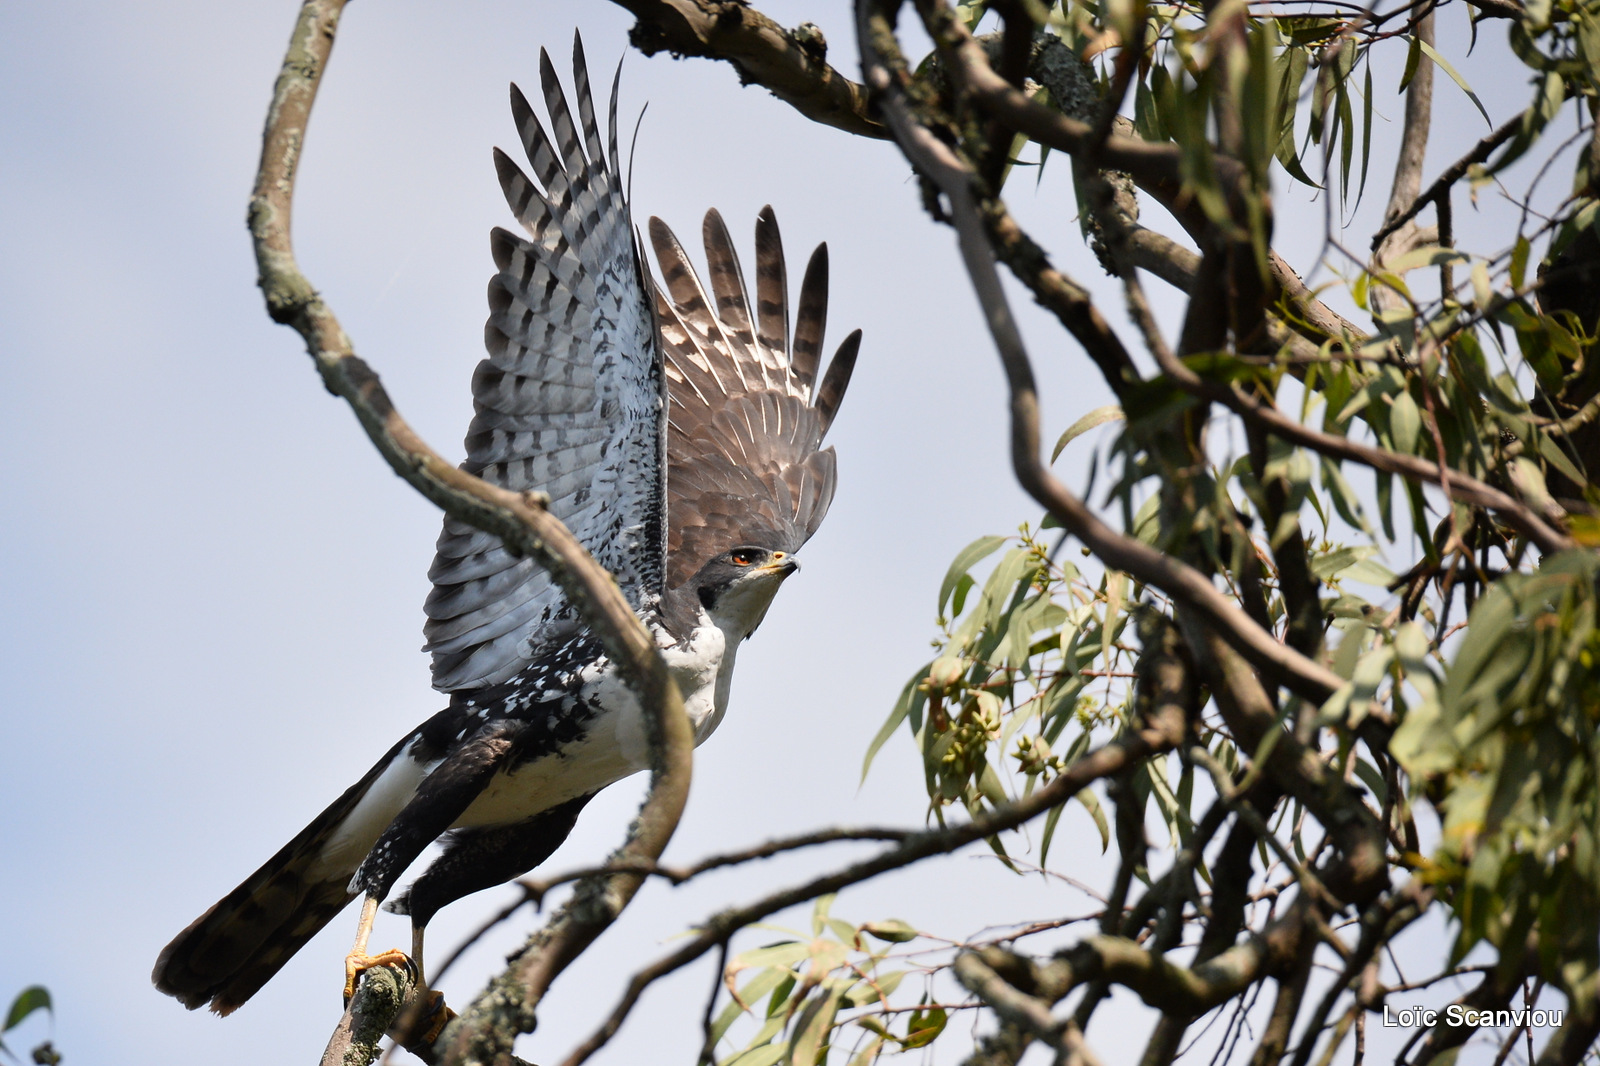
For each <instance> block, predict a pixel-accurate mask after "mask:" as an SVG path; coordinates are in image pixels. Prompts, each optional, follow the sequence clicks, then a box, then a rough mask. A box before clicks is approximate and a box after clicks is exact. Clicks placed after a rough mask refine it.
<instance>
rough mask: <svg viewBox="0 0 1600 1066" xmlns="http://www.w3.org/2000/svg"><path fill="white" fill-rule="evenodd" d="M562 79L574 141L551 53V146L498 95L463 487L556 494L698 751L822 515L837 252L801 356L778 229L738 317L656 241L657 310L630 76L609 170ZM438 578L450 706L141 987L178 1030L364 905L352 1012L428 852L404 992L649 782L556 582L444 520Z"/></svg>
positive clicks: (655, 224) (639, 742)
mask: <svg viewBox="0 0 1600 1066" xmlns="http://www.w3.org/2000/svg"><path fill="white" fill-rule="evenodd" d="M573 68H574V80H575V83H576V84H575V89H576V104H577V112H576V116H574V114H573V111H572V109H571V108H569V106H568V103H567V98H566V95H565V93H564V92H563V90H562V87H561V83H560V81H559V80H558V79H557V77H556V75H555V71H554V69H553V67H552V65H551V63H550V59H549V56H548V55H546V54H544V53H543V52H542V51H541V55H540V73H541V81H542V83H543V89H544V99H545V104H546V107H547V109H548V112H549V121H550V130H549V132H548V133H547V132H546V130H545V128H544V126H543V125H542V124H541V123H540V121H539V119H538V118H537V117H536V116H535V114H534V111H533V109H532V108H531V107H530V106H529V105H528V102H527V100H526V99H525V98H524V97H523V95H522V93H521V92H520V91H518V90H517V88H516V87H515V86H512V89H511V107H512V113H513V115H514V116H515V119H516V124H517V129H518V132H519V134H520V137H521V140H522V144H523V147H524V148H525V149H526V153H527V157H528V161H529V162H530V163H531V164H532V168H533V173H534V174H535V175H536V176H537V178H538V183H537V184H535V183H534V182H533V181H531V180H529V178H528V177H527V176H526V175H525V174H524V173H523V172H522V170H521V169H520V168H519V167H518V166H517V165H516V164H515V163H513V162H512V161H511V160H510V159H509V158H507V157H506V156H505V154H504V153H501V152H499V151H498V150H497V151H496V153H495V164H496V168H497V169H498V171H499V176H500V184H501V187H502V189H503V190H504V191H505V195H506V201H507V203H508V204H509V205H510V207H511V210H512V212H513V213H514V214H515V215H516V217H517V219H518V221H519V222H521V223H522V226H523V227H524V229H525V230H526V236H517V235H513V234H511V233H509V232H506V231H505V230H502V229H498V228H497V229H495V230H494V232H493V234H492V237H491V241H490V244H491V247H492V249H493V253H494V261H495V265H496V266H497V267H498V271H497V273H496V274H495V275H494V277H493V278H492V279H491V280H490V282H489V306H490V315H489V320H488V324H487V326H486V328H485V339H486V342H487V346H488V357H487V358H485V359H484V360H483V361H482V362H481V363H479V364H478V368H477V371H476V372H475V373H474V374H473V378H472V393H473V400H474V404H475V410H476V414H475V415H474V417H473V420H472V425H471V428H470V430H469V431H468V435H467V441H466V445H467V459H466V462H465V463H464V469H466V470H468V471H470V472H472V473H474V474H477V475H479V476H480V477H483V478H484V479H486V480H488V481H490V482H492V483H494V484H496V485H500V486H503V487H505V488H508V489H512V490H517V491H523V490H538V491H543V492H545V493H548V494H549V498H550V503H549V507H550V510H551V511H552V512H553V513H554V514H555V515H556V516H557V517H559V518H561V519H562V520H563V521H564V522H565V523H566V524H567V525H568V526H569V527H570V528H571V529H572V530H573V532H574V533H575V534H576V535H577V536H578V538H579V539H580V540H581V541H582V542H583V544H584V546H585V547H586V548H587V549H588V550H589V551H590V552H591V553H592V554H593V555H594V557H595V558H596V559H597V560H598V561H599V562H600V563H601V565H603V566H605V567H606V568H607V569H608V570H609V571H610V572H611V573H612V574H614V575H615V576H616V579H617V582H618V584H619V585H620V586H621V588H622V590H623V592H624V593H625V595H626V596H627V597H628V599H629V601H630V603H631V604H632V605H633V606H634V608H635V610H636V611H637V612H638V614H639V616H640V618H641V619H643V620H644V622H645V624H646V625H647V626H648V627H649V629H650V630H651V631H652V633H653V634H654V636H655V638H656V643H657V646H658V647H659V649H660V651H661V654H662V656H663V657H664V658H665V660H666V662H667V664H668V666H669V667H670V668H671V670H672V672H673V675H674V677H675V678H676V680H677V683H678V686H679V688H680V689H681V691H682V693H683V696H684V704H685V707H686V708H687V710H688V713H689V715H690V718H691V719H692V721H693V724H694V729H695V740H696V743H698V742H700V741H703V740H704V739H705V738H706V737H707V736H709V735H710V733H711V731H712V730H713V729H715V728H716V727H717V724H718V723H719V722H720V721H721V720H722V716H723V713H724V711H725V710H726V709H727V704H728V691H729V681H730V677H731V673H732V669H733V662H734V656H735V653H736V651H737V650H738V647H739V644H740V642H741V641H743V640H744V639H745V638H747V637H749V636H750V634H751V633H752V632H754V631H755V628H756V626H757V625H758V624H759V623H760V622H761V620H762V618H763V617H764V615H765V614H766V611H767V608H768V605H769V604H770V603H771V602H772V597H773V594H774V593H775V592H776V591H777V589H778V586H779V585H780V584H781V583H782V582H783V580H784V579H785V578H786V577H788V576H789V574H790V573H792V572H793V571H794V570H795V569H796V567H797V565H798V564H797V563H796V561H795V559H794V552H795V551H796V550H797V549H799V548H800V546H801V545H802V544H804V543H805V542H806V540H807V539H808V538H809V537H810V536H811V535H812V534H813V533H815V532H816V529H817V527H818V525H819V524H820V523H821V522H822V519H823V516H824V515H825V514H826V513H827V510H828V505H829V503H830V502H831V500H832V498H833V493H834V485H835V468H834V454H833V449H832V448H826V449H825V448H823V447H822V440H823V437H824V435H825V434H826V433H827V431H828V427H829V424H830V423H831V422H832V421H833V417H834V414H835V412H836V411H837V410H838V407H839V401H840V399H841V398H842V396H843V394H844V391H845V387H846V385H847V383H848V381H849V378H850V372H851V368H852V366H853V365H854V362H855V356H856V352H857V349H858V347H859V345H860V339H861V334H860V331H859V330H857V331H856V332H854V333H852V334H850V336H849V337H847V338H846V339H845V341H844V342H843V344H841V345H840V346H839V349H838V350H837V352H836V353H835V354H834V356H833V359H832V360H831V362H830V363H829V366H828V370H827V373H826V375H825V376H823V377H821V379H820V382H819V380H818V370H819V367H820V357H821V351H822V339H823V328H824V325H825V320H826V317H827V287H828V258H827V247H826V245H823V246H819V247H818V248H817V250H816V252H815V253H814V254H813V255H812V257H811V260H810V262H809V264H808V265H807V267H806V272H805V278H804V280H803V282H802V284H801V286H800V297H799V305H798V309H797V312H796V314H795V322H794V331H793V334H792V338H791V334H790V329H789V303H788V282H787V278H786V274H785V267H784V256H783V248H782V244H781V242H780V240H779V236H778V225H777V222H776V220H775V219H774V217H773V214H772V210H771V208H764V209H763V210H762V211H761V212H760V214H759V215H758V216H757V220H756V244H755V264H756V271H755V275H756V276H755V293H754V295H755V299H754V300H753V301H752V300H751V298H750V295H751V294H750V292H749V291H748V290H747V289H746V286H745V282H744V277H743V274H742V272H741V270H740V266H739V260H738V257H737V256H736V255H735V253H734V247H733V242H732V240H731V239H730V238H729V235H728V231H727V228H726V227H725V226H724V225H723V222H722V218H721V216H719V215H718V214H717V212H715V211H711V212H709V213H708V214H707V215H706V218H705V223H704V237H705V247H706V259H707V262H708V264H709V267H710V282H711V286H710V291H709V293H708V292H707V291H706V289H705V288H704V287H703V286H702V285H701V283H700V279H699V278H698V277H697V275H696V273H695V270H694V268H693V267H692V266H691V265H690V262H689V259H688V257H687V255H686V254H685V253H684V250H683V248H682V247H681V246H680V245H679V243H678V241H677V238H676V237H674V236H673V234H672V231H671V230H669V229H668V228H667V227H666V225H664V224H663V223H662V222H661V221H660V220H659V219H655V218H652V219H651V220H650V224H649V235H650V242H651V244H652V245H653V246H654V248H655V253H656V258H657V261H658V263H659V265H660V269H661V275H662V280H663V282H664V288H658V287H657V286H656V285H655V283H654V282H653V280H652V278H651V276H650V274H649V271H648V269H647V268H646V267H645V266H644V263H643V258H642V247H641V245H642V242H641V240H640V238H639V237H638V234H637V232H636V230H635V229H634V227H633V224H632V221H631V219H630V216H629V211H628V205H627V203H626V200H625V198H624V189H623V179H622V175H621V172H620V167H619V162H618V153H617V90H618V86H619V83H620V80H621V68H620V66H619V68H618V73H617V77H616V78H615V79H613V82H612V87H611V106H610V122H609V126H610V136H609V144H608V145H602V143H601V138H600V130H599V126H598V124H597V122H596V120H595V110H594V103H593V100H592V98H591V94H590V87H589V77H588V71H587V69H586V66H585V63H584V57H583V49H582V43H581V41H576V40H575V41H574V46H573ZM429 573H430V576H431V578H432V580H433V591H432V593H431V594H430V595H429V597H428V600H427V605H426V614H427V622H426V626H425V633H426V636H427V640H428V643H427V649H428V650H430V651H431V652H432V655H433V679H434V685H435V687H436V688H438V689H440V690H441V691H443V692H445V693H448V694H449V706H448V707H446V708H445V709H444V710H442V711H440V712H439V713H438V714H436V715H434V716H433V717H432V718H430V719H428V720H427V721H426V722H424V723H423V724H422V725H421V726H419V727H418V728H417V729H415V730H414V731H412V732H411V733H409V734H407V735H406V736H405V737H404V738H403V739H401V740H400V741H399V743H397V744H395V745H394V746H393V747H392V748H390V749H389V751H388V752H387V753H386V754H384V756H383V757H382V758H380V759H379V760H378V761H377V763H376V764H375V765H374V766H373V767H372V769H371V770H369V771H367V773H366V775H365V776H364V777H362V778H361V780H360V781H357V782H356V783H355V784H354V785H352V786H351V787H350V789H349V790H348V791H346V792H345V794H344V795H342V796H340V797H339V798H338V799H337V800H335V801H334V802H333V804H332V805H331V806H329V807H328V809H327V810H325V811H323V812H322V813H321V814H320V815H318V816H317V817H316V818H315V819H314V820H313V821H312V822H311V824H310V825H308V826H307V827H306V828H305V829H304V830H303V831H302V832H301V833H300V834H299V835H298V836H296V837H295V838H294V839H293V840H291V841H290V842H289V843H288V844H287V845H286V846H285V847H284V848H283V849H282V850H281V851H279V852H278V854H276V855H274V856H273V857H272V858H271V859H270V860H269V861H268V862H267V863H266V865H264V866H262V867H261V869H259V870H257V871H256V872H255V873H254V874H251V875H250V876H249V877H248V878H246V879H245V881H244V883H243V884H241V885H240V886H239V887H238V888H236V889H234V890H233V891H232V892H230V893H229V894H228V895H227V896H226V897H224V898H223V899H222V900H221V902H219V903H217V904H216V905H215V906H214V907H212V908H211V909H210V910H208V911H207V912H206V913H205V914H203V915H201V916H200V918H199V919H197V920H196V921H195V922H194V923H193V924H192V925H190V926H189V928H187V929H185V930H184V931H183V932H182V933H180V934H178V936H177V938H176V939H174V940H173V941H172V943H171V944H169V945H167V947H166V949H165V950H164V951H163V952H162V953H161V957H160V958H159V959H158V960H157V962H156V967H155V973H154V980H155V984H156V987H157V988H159V989H160V990H161V991H163V992H165V993H167V994H169V995H172V996H175V997H177V998H178V999H179V1000H181V1001H182V1002H183V1003H184V1005H185V1006H187V1007H189V1008H191V1009H193V1008H195V1007H199V1006H200V1005H202V1004H206V1003H209V1004H210V1006H211V1008H212V1010H214V1011H216V1012H217V1013H219V1014H227V1013H229V1012H230V1011H232V1010H234V1009H235V1008H237V1007H238V1006H239V1005H240V1004H242V1003H244V1002H245V1001H246V1000H247V999H249V998H250V997H251V996H252V995H253V994H254V993H255V992H256V991H257V990H258V989H259V988H260V987H261V986H262V985H263V984H265V983H266V982H267V980H268V979H269V978H271V977H272V975H273V974H274V973H276V972H277V971H278V969H279V968H280V967H282V966H283V964H284V963H285V962H287V961H288V959H289V958H290V956H292V955H293V954H294V953H295V952H296V951H297V950H298V949H299V948H300V947H301V946H302V945H303V944H304V943H305V942H306V941H307V940H309V939H311V937H312V936H313V935H315V934H316V932H317V931H318V930H319V929H321V928H322V927H323V926H324V925H326V924H327V923H328V922H329V921H330V920H331V919H332V918H333V917H334V915H336V914H338V913H339V912H340V911H341V910H343V909H344V907H345V906H346V904H348V903H350V902H351V901H352V900H354V899H355V898H356V897H357V896H365V901H364V905H363V908H362V916H361V921H360V924H359V928H358V932H357V938H356V945H355V948H354V950H353V951H352V953H351V961H350V962H348V963H347V971H348V973H349V976H348V977H347V984H346V994H347V995H348V993H349V989H350V987H351V985H350V981H351V980H353V977H354V969H357V968H361V967H363V966H366V965H370V964H371V963H372V962H373V957H369V956H366V954H365V952H366V941H367V936H368V933H369V930H370V928H371V922H372V918H373V915H374V911H375V909H376V907H377V905H378V903H379V902H381V901H382V900H384V899H385V898H386V897H388V895H389V893H390V890H391V889H392V888H393V887H394V884H395V882H396V880H397V879H398V878H399V877H400V875H401V874H402V873H403V872H404V871H405V869H406V868H407V867H408V866H409V865H411V863H412V862H413V861H414V860H415V859H416V858H417V857H418V856H419V855H420V854H421V853H422V852H423V850H424V849H426V848H427V847H428V846H429V845H430V844H432V843H433V842H434V841H436V840H442V841H443V844H444V850H443V853H442V854H441V855H440V856H439V857H438V858H437V859H436V860H435V861H434V862H433V863H432V865H430V866H429V867H428V868H427V870H426V872H424V873H423V874H422V876H421V877H419V878H417V880H416V881H415V882H413V883H412V885H411V886H410V888H409V889H408V890H407V891H406V892H405V893H403V894H402V895H400V896H399V897H398V898H397V899H396V900H394V901H393V902H391V903H390V909H391V910H396V911H399V912H400V913H405V914H409V915H410V917H411V922H412V930H413V935H412V951H411V956H412V961H413V962H414V963H415V965H416V966H417V968H418V973H419V975H420V973H421V954H422V932H423V929H424V928H425V926H426V925H427V923H428V920H429V919H430V918H432V917H433V915H434V914H435V913H436V912H437V911H438V910H439V909H440V908H441V907H443V906H445V905H446V904H448V903H450V902H452V901H454V900H457V899H459V898H461V897H462V896H465V895H467V894H468V893H471V892H476V891H478V890H480V889H484V888H489V887H492V886H494V885H498V884H501V883H503V882H505V881H507V880H509V879H511V878H514V877H517V876H519V875H521V874H523V873H525V872H527V871H528V870H530V869H532V868H533V867H535V866H537V865H538V864H539V863H541V862H543V861H544V860H545V859H546V858H547V857H549V855H550V854H551V853H552V852H553V851H554V850H555V849H556V847H557V846H558V845H560V843H561V842H562V841H563V840H564V839H566V836H567V834H568V833H569V832H570V831H571V829H572V826H573V823H574V821H575V819H576V818H577V816H578V813H579V811H580V810H581V809H582V807H583V805H584V804H585V803H586V802H588V800H589V799H590V798H591V797H592V796H594V794H595V793H596V792H597V791H599V790H600V789H602V788H604V787H605V786H607V785H609V784H611V783H613V782H615V781H617V780H619V779H621V778H623V777H626V776H628V775H629V774H632V773H635V772H637V771H639V770H641V769H644V768H645V767H646V766H647V765H648V762H649V750H648V743H647V741H646V736H645V725H644V721H643V718H642V713H641V710H640V707H639V705H638V703H637V701H636V700H635V699H634V697H633V695H632V693H631V692H630V691H629V690H628V689H627V687H626V686H625V685H624V684H623V683H622V681H621V679H620V677H619V674H618V671H617V670H616V668H615V666H614V665H613V664H612V663H611V661H610V660H609V659H608V658H607V657H606V655H605V653H604V650H603V649H602V647H601V645H600V642H599V640H598V639H597V638H596V637H595V636H594V635H593V634H592V633H590V632H589V631H588V630H587V629H586V628H585V627H584V625H583V623H582V621H581V620H580V619H579V618H578V616H577V612H576V611H575V610H574V609H573V607H572V606H571V605H570V604H569V603H568V602H567V601H566V599H565V597H564V596H563V594H562V592H561V590H560V588H559V587H558V586H557V585H556V584H555V583H554V581H553V580H552V579H551V577H550V575H549V574H548V573H547V572H545V571H544V570H542V569H540V568H539V567H538V566H536V565H535V564H534V563H533V562H531V561H530V560H528V559H525V558H518V557H517V556H514V555H512V554H511V553H510V552H508V551H507V550H506V549H505V547H504V546H503V544H502V543H501V542H500V540H499V539H498V538H496V537H494V536H491V535H490V534H487V533H483V532H481V531H479V530H477V529H474V528H473V527H471V526H468V525H466V524H464V523H462V522H459V521H457V520H455V519H450V518H447V519H446V520H445V523H444V531H443V532H442V533H441V535H440V537H439V543H438V553H437V555H436V557H435V560H434V563H433V567H432V569H431V570H430V572H429ZM393 954H394V955H395V956H399V953H398V952H396V953H393ZM400 958H401V959H403V958H404V956H400ZM376 959H377V960H380V961H399V960H398V959H394V958H393V957H392V956H391V955H389V954H385V955H381V956H377V957H376ZM423 983H425V979H420V980H419V984H423Z"/></svg>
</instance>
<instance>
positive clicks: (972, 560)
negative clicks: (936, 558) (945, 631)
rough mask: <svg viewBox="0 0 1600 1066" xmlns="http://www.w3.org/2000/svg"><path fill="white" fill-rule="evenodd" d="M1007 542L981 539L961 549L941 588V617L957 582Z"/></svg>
mask: <svg viewBox="0 0 1600 1066" xmlns="http://www.w3.org/2000/svg"><path fill="white" fill-rule="evenodd" d="M1005 542H1006V538H1005V537H993V536H991V537H979V538H978V539H977V540H975V541H973V542H972V543H971V544H968V545H967V546H966V547H965V548H962V549H961V551H960V553H959V554H958V555H957V556H956V558H955V561H954V562H953V563H951V564H950V569H949V570H947V571H946V572H945V575H944V583H943V584H941V585H940V586H939V613H940V614H941V615H943V614H944V607H945V604H946V603H947V602H949V600H950V593H951V592H953V591H955V587H956V582H958V581H960V580H961V578H962V576H963V575H964V574H966V572H967V571H968V570H971V569H972V568H973V567H974V566H976V565H978V563H979V562H981V561H982V560H984V559H986V558H988V557H989V556H991V555H993V554H994V553H995V552H996V551H997V550H998V549H999V548H1000V546H1001V545H1002V544H1004V543H1005Z"/></svg>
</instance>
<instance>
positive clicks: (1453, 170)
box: [1372, 112, 1525, 250]
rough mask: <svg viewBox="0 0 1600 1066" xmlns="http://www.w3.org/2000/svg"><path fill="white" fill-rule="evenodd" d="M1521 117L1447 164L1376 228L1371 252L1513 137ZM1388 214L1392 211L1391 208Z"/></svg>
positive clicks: (1514, 117)
mask: <svg viewBox="0 0 1600 1066" xmlns="http://www.w3.org/2000/svg"><path fill="white" fill-rule="evenodd" d="M1524 117H1525V116H1524V114H1523V113H1521V112H1519V113H1517V114H1516V115H1513V116H1512V117H1511V118H1510V119H1508V120H1506V122H1505V123H1503V124H1502V125H1501V126H1499V127H1498V128H1497V129H1496V130H1495V131H1494V132H1493V133H1491V134H1489V135H1488V136H1486V137H1484V138H1483V139H1482V140H1481V141H1479V142H1478V143H1477V144H1475V145H1473V147H1472V151H1470V152H1468V153H1467V154H1466V155H1464V156H1462V157H1461V158H1460V159H1457V160H1456V161H1455V162H1454V163H1451V164H1450V165H1449V166H1448V167H1446V168H1445V170H1444V173H1442V174H1440V175H1439V176H1438V177H1437V178H1435V179H1434V181H1433V184H1432V185H1429V186H1428V188H1427V189H1426V190H1425V191H1423V192H1422V193H1420V194H1419V195H1418V196H1417V198H1416V199H1415V200H1413V201H1411V204H1410V206H1408V207H1406V208H1405V209H1404V210H1402V211H1400V213H1399V214H1397V215H1394V216H1393V217H1391V218H1389V219H1388V221H1386V222H1384V224H1383V226H1382V227H1381V228H1379V230H1378V232H1377V233H1375V234H1373V235H1372V247H1373V249H1374V250H1376V249H1377V248H1378V246H1379V245H1381V244H1382V243H1383V242H1384V241H1385V240H1387V239H1388V238H1389V235H1390V234H1391V233H1394V232H1395V231H1396V230H1398V229H1399V228H1400V227H1401V226H1404V225H1405V224H1406V223H1407V222H1410V221H1411V220H1412V219H1414V218H1416V217H1417V214H1418V212H1420V211H1421V210H1422V209H1423V208H1424V207H1427V206H1428V205H1429V204H1430V203H1432V202H1433V201H1434V199H1435V198H1437V197H1438V196H1439V195H1440V194H1442V193H1444V192H1445V191H1446V190H1448V189H1449V188H1450V186H1452V185H1454V184H1455V183H1456V182H1458V181H1460V180H1461V179H1462V178H1464V177H1466V174H1467V171H1468V170H1469V169H1471V167H1472V165H1473V164H1474V163H1482V162H1483V161H1484V160H1486V159H1488V158H1489V154H1490V153H1491V152H1493V151H1494V150H1495V149H1496V148H1498V147H1500V146H1501V145H1502V144H1504V143H1506V142H1507V141H1509V140H1510V139H1511V138H1512V137H1513V136H1515V135H1516V132H1517V131H1518V130H1519V129H1521V128H1522V122H1523V118H1524ZM1391 210H1393V205H1392V204H1391Z"/></svg>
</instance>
